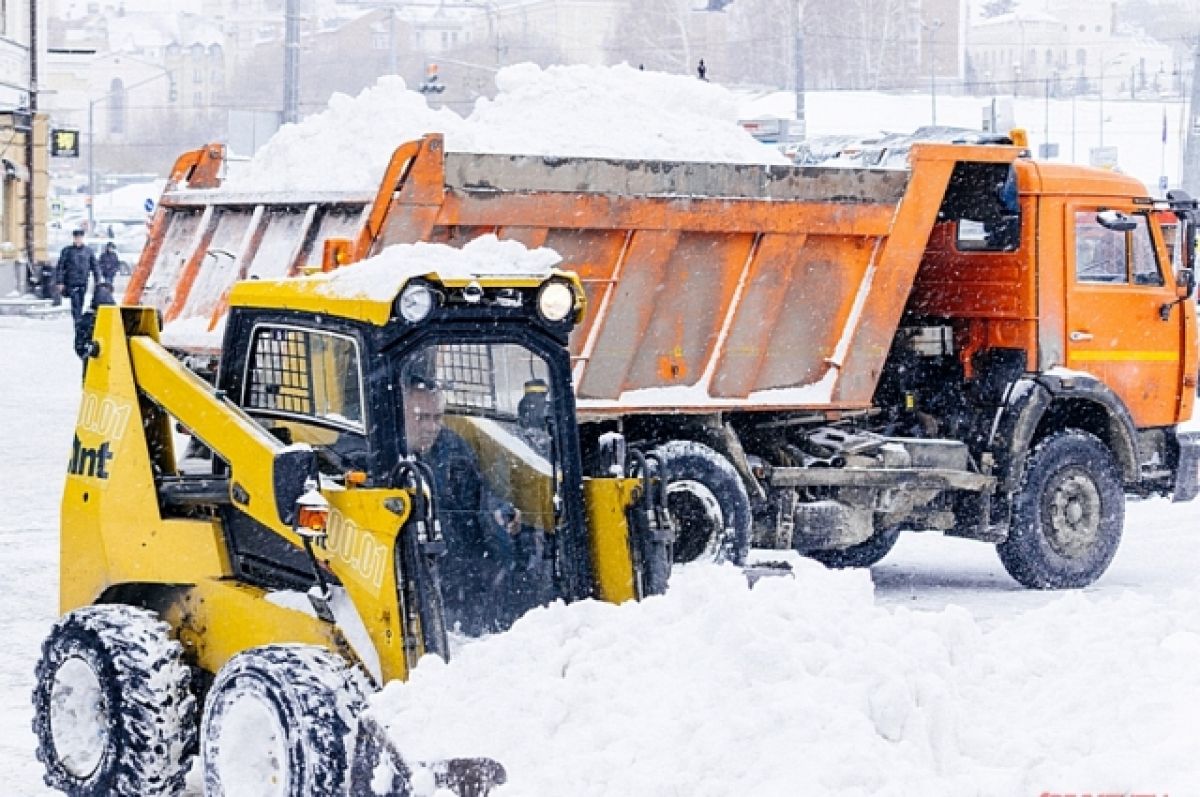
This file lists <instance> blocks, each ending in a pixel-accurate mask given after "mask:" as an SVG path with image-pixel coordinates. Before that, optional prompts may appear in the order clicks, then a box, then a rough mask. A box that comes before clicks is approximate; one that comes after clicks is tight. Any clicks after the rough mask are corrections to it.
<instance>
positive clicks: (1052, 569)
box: [996, 429, 1125, 589]
mask: <svg viewBox="0 0 1200 797" xmlns="http://www.w3.org/2000/svg"><path fill="white" fill-rule="evenodd" d="M1124 522H1125V494H1124V491H1123V489H1122V486H1121V472H1120V470H1119V468H1118V467H1117V463H1116V460H1115V459H1114V458H1113V455H1112V452H1110V451H1109V450H1108V447H1107V446H1105V445H1104V444H1103V443H1101V442H1100V440H1099V439H1097V438H1096V437H1095V436H1093V435H1091V434H1088V433H1087V432H1081V431H1078V430H1074V429H1068V430H1066V431H1062V432H1056V433H1055V434H1052V435H1050V436H1049V437H1047V438H1045V439H1044V440H1042V441H1041V442H1040V443H1038V444H1037V446H1036V447H1035V448H1034V450H1033V454H1032V455H1031V456H1030V457H1029V462H1028V463H1027V465H1026V467H1025V477H1024V478H1023V479H1022V481H1021V486H1020V488H1019V489H1018V490H1017V492H1016V494H1015V495H1014V496H1013V516H1012V528H1011V529H1010V530H1009V534H1008V539H1007V540H1005V541H1004V542H1002V543H999V544H998V545H997V546H996V550H997V552H998V553H999V554H1000V561H1001V563H1003V565H1004V569H1005V570H1007V571H1008V573H1009V575H1011V576H1012V577H1013V578H1015V579H1016V580H1017V581H1018V582H1020V583H1021V584H1023V585H1024V586H1026V587H1030V588H1032V589H1060V588H1064V587H1084V586H1087V585H1088V584H1091V583H1092V582H1093V581H1095V580H1096V579H1097V578H1099V577H1100V575H1101V574H1102V573H1104V571H1105V570H1106V569H1107V568H1108V565H1109V563H1110V562H1111V561H1112V558H1113V556H1114V555H1115V554H1116V552H1117V544H1118V543H1119V542H1120V541H1121V528H1122V526H1123V525H1124Z"/></svg>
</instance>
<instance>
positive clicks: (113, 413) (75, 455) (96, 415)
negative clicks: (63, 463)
mask: <svg viewBox="0 0 1200 797" xmlns="http://www.w3.org/2000/svg"><path fill="white" fill-rule="evenodd" d="M132 412H133V408H132V407H131V406H130V405H129V404H126V403H124V402H120V401H117V400H116V399H113V398H110V397H105V398H101V397H99V396H97V395H96V394H95V393H89V392H85V393H84V394H83V403H82V405H81V406H80V408H79V422H78V424H76V432H75V440H74V441H73V442H72V444H71V461H70V463H68V465H67V473H68V474H70V475H72V476H91V477H94V478H97V479H107V478H108V463H109V461H110V460H111V459H112V458H113V449H114V448H115V447H116V444H117V443H119V442H120V441H121V438H122V437H123V436H124V435H125V427H126V426H127V425H128V424H129V417H130V415H131V414H132ZM80 431H83V432H88V433H90V434H94V435H96V436H98V437H100V438H101V440H103V442H101V443H100V445H98V446H85V445H84V444H83V442H82V441H81V440H80V439H79V432H80Z"/></svg>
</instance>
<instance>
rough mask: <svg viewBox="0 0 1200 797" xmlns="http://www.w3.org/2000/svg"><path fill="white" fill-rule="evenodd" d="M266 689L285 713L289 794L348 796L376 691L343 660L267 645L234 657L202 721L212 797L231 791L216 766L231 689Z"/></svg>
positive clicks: (318, 650) (306, 648) (314, 649)
mask: <svg viewBox="0 0 1200 797" xmlns="http://www.w3.org/2000/svg"><path fill="white" fill-rule="evenodd" d="M245 688H254V689H260V690H262V691H261V693H260V694H261V695H262V696H265V697H267V698H269V700H270V701H271V702H272V703H273V705H274V709H275V711H277V712H278V714H279V719H280V727H281V728H282V729H283V731H284V734H285V740H284V742H285V744H286V746H287V748H288V761H287V767H288V771H289V776H290V777H289V786H290V790H289V792H288V793H289V795H291V796H292V797H333V796H334V795H338V796H339V797H340V795H344V794H346V790H347V788H348V785H349V782H350V764H351V756H352V755H353V753H354V745H355V735H356V732H357V730H358V715H359V714H360V713H361V712H362V709H363V708H364V706H365V705H366V695H367V694H368V693H369V692H370V691H371V690H370V686H369V684H368V682H367V680H366V678H365V677H364V676H363V675H362V674H361V673H360V672H359V671H358V670H356V669H355V668H354V667H352V666H351V665H350V663H349V662H347V661H346V660H345V659H344V658H342V657H341V656H339V655H337V654H336V653H334V652H332V651H330V650H327V649H325V648H322V647H318V646H315V645H265V646H262V647H257V648H250V649H248V650H245V651H242V652H241V653H239V654H237V655H236V656H234V657H233V658H232V659H230V660H229V661H228V662H226V664H225V666H224V667H222V668H221V670H220V672H218V673H217V677H216V679H215V680H214V681H213V684H212V688H211V689H209V692H208V699H207V701H206V703H205V706H204V717H203V720H202V721H201V732H200V752H201V756H202V761H203V769H204V793H205V795H206V797H220V796H221V795H223V794H224V793H225V790H224V788H223V787H222V785H221V773H220V772H219V771H218V767H217V764H216V761H217V756H218V754H219V751H220V744H221V741H220V722H221V720H222V719H223V717H224V709H225V708H226V707H227V705H228V703H226V702H224V701H225V700H226V698H227V697H231V695H230V694H229V693H230V692H231V691H236V690H238V689H245Z"/></svg>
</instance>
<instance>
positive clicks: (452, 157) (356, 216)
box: [126, 135, 1019, 416]
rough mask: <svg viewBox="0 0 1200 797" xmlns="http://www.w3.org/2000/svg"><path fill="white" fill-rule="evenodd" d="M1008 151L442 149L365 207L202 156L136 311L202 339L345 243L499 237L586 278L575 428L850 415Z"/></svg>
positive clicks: (176, 181) (176, 192) (136, 292)
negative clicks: (261, 292) (768, 414)
mask: <svg viewBox="0 0 1200 797" xmlns="http://www.w3.org/2000/svg"><path fill="white" fill-rule="evenodd" d="M1018 153H1019V150H1018V149H1017V148H1015V147H1004V146H962V145H944V144H928V145H923V144H918V145H915V146H914V147H913V149H912V154H911V168H910V169H908V170H887V169H858V168H853V169H842V168H838V169H830V168H821V167H787V166H755V165H742V164H737V165H735V164H713V163H694V162H661V161H625V160H608V159H599V158H551V157H544V156H522V155H494V154H477V153H453V152H451V153H447V152H445V151H444V149H443V146H442V139H441V137H440V136H436V135H432V136H427V137H425V138H423V139H421V140H419V141H415V142H409V143H407V144H404V145H402V146H401V147H400V148H398V149H397V150H396V153H395V155H394V156H393V158H392V161H391V163H390V165H389V167H388V169H387V171H386V173H385V175H384V178H383V180H382V182H381V184H380V186H379V188H378V189H377V190H376V192H375V193H374V194H373V195H372V194H368V193H362V194H312V195H307V196H301V195H288V194H238V193H233V192H229V191H226V190H223V189H222V188H221V187H220V185H219V182H218V181H217V180H216V179H215V177H214V176H213V175H215V171H216V170H215V164H217V162H218V161H219V158H220V153H219V152H218V151H217V150H215V149H214V148H211V147H210V148H206V149H205V150H198V151H197V152H196V153H189V155H190V156H191V157H192V160H191V161H186V162H185V159H186V158H187V157H188V156H185V158H181V164H182V165H177V167H176V171H175V173H174V174H173V179H172V181H171V183H169V185H168V188H167V191H166V192H165V193H164V195H163V198H162V201H161V203H160V207H159V210H158V212H157V216H156V218H155V220H154V222H153V224H152V228H151V243H150V246H149V247H147V250H146V252H145V253H144V255H143V258H142V261H141V262H140V264H139V266H138V269H137V271H136V273H135V275H134V279H133V280H132V281H131V285H130V288H129V291H128V293H127V294H126V301H127V302H133V301H140V302H143V303H148V304H153V305H155V306H157V307H159V308H160V309H161V310H162V311H163V313H164V316H165V319H166V321H167V322H168V324H171V323H174V324H176V325H179V328H185V329H193V330H196V329H202V328H214V327H215V326H216V325H217V323H218V322H219V319H220V317H221V315H222V314H223V312H224V308H225V298H224V296H225V294H226V293H227V291H228V287H229V286H230V285H231V284H232V283H233V281H234V280H236V279H247V278H249V279H252V278H255V277H266V276H279V275H285V274H287V275H295V274H301V273H305V271H311V270H315V269H319V268H320V267H321V264H322V263H323V262H326V263H328V262H329V259H330V258H327V257H323V249H324V247H325V246H326V242H327V241H332V240H334V239H349V240H350V243H349V245H348V246H345V247H343V249H342V250H341V251H342V258H343V259H345V260H349V261H353V260H358V259H362V258H364V257H367V256H369V255H370V254H372V253H374V252H377V251H379V250H380V249H381V248H383V247H385V246H388V245H391V244H397V243H409V242H415V241H431V242H442V243H448V244H451V245H461V244H462V243H464V242H466V241H467V240H470V239H472V238H474V237H477V236H479V235H482V234H487V233H495V234H497V235H498V236H500V237H502V238H508V239H515V240H518V241H521V242H523V243H524V244H526V245H527V246H530V247H537V246H548V247H551V248H553V249H554V250H556V251H557V252H558V253H559V254H560V255H561V256H562V258H563V267H564V268H568V269H572V270H574V271H577V272H578V273H579V275H580V277H581V278H582V280H583V282H584V285H585V287H586V290H587V294H588V300H589V308H588V314H587V319H586V320H585V322H584V323H583V325H582V326H581V327H580V328H579V329H577V330H576V332H575V334H574V336H573V338H572V344H571V347H572V354H573V356H574V362H575V366H574V367H575V372H574V375H575V381H576V390H577V397H578V401H579V407H580V411H581V413H582V414H583V415H585V416H600V415H606V414H615V413H629V412H663V411H677V412H708V411H712V410H714V409H728V410H737V409H769V408H773V407H778V408H787V409H796V408H801V407H809V408H812V409H814V410H852V409H862V408H866V407H868V406H869V405H870V402H871V398H872V394H873V392H874V389H875V385H876V381H877V378H878V375H879V372H880V369H881V367H882V364H883V361H884V358H885V356H886V354H887V352H888V349H889V346H890V344H891V341H892V338H893V335H894V334H895V330H896V325H897V323H898V322H899V319H900V315H901V312H902V310H903V308H904V306H905V302H906V299H907V297H908V295H909V292H910V290H911V287H912V283H913V280H914V278H915V276H916V273H917V268H918V265H919V263H920V260H921V255H922V253H923V251H924V249H925V246H926V242H927V240H928V238H929V234H930V231H931V229H932V227H933V225H934V223H935V221H936V220H937V214H938V209H939V207H940V205H941V202H942V198H943V195H944V194H945V192H946V189H947V185H948V183H949V179H950V175H951V172H952V171H953V168H954V165H955V163H956V162H959V161H985V162H1006V161H1012V160H1014V159H1015V158H1016V157H1017V155H1018ZM189 164H191V165H190V166H189ZM189 168H190V169H191V170H192V172H194V173H198V174H200V175H201V176H202V178H203V179H201V180H200V181H199V182H198V183H197V181H196V180H194V179H192V180H189V178H188V173H189ZM169 328H170V327H168V329H169ZM196 345H198V346H202V345H203V344H202V343H199V344H196ZM188 347H189V345H188V343H187V339H186V336H185V337H184V343H183V345H182V348H188Z"/></svg>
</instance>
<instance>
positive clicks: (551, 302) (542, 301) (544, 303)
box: [538, 280, 575, 321]
mask: <svg viewBox="0 0 1200 797" xmlns="http://www.w3.org/2000/svg"><path fill="white" fill-rule="evenodd" d="M574 309H575V291H573V290H571V286H570V285H568V284H567V283H565V282H562V281H560V280H554V281H552V282H547V283H546V284H545V285H543V286H542V289H541V290H540V291H538V312H539V313H541V314H542V318H544V319H546V320H547V321H562V320H563V319H564V318H566V317H567V316H568V315H570V314H571V311H572V310H574Z"/></svg>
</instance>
